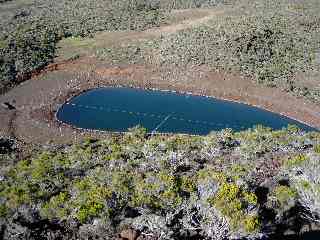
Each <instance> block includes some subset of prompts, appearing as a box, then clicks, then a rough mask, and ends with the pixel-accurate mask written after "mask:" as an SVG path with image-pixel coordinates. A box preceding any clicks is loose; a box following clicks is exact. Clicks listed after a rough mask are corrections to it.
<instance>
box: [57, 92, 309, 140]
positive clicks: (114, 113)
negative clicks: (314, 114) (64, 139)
mask: <svg viewBox="0 0 320 240" xmlns="http://www.w3.org/2000/svg"><path fill="white" fill-rule="evenodd" d="M57 119H58V120H60V121H62V122H64V123H67V124H70V125H72V126H74V127H77V128H84V129H92V130H104V131H111V132H124V131H127V130H128V128H131V127H134V126H137V125H141V126H143V127H145V128H146V129H147V130H148V132H150V133H186V134H196V135H205V134H208V133H210V132H211V131H218V130H222V129H225V128H231V129H233V130H235V131H239V130H245V129H248V128H252V127H254V126H255V125H264V126H267V127H271V128H272V129H281V128H283V127H287V126H288V124H293V125H297V126H298V127H299V128H301V129H303V130H305V131H312V130H315V129H314V128H312V127H310V126H307V125H305V124H302V123H300V122H298V121H295V120H293V119H290V118H287V117H284V116H281V115H279V114H276V113H272V112H269V111H266V110H263V109H260V108H257V107H252V106H249V105H246V104H241V103H235V102H230V101H225V100H219V99H215V98H208V97H202V96H193V95H187V94H177V93H172V92H163V91H151V90H142V89H134V88H112V87H110V88H109V87H108V88H98V89H93V90H89V91H87V92H84V93H82V94H80V95H78V96H76V97H74V98H72V99H71V100H70V101H68V102H66V103H65V104H63V105H62V106H61V107H60V109H59V110H58V112H57Z"/></svg>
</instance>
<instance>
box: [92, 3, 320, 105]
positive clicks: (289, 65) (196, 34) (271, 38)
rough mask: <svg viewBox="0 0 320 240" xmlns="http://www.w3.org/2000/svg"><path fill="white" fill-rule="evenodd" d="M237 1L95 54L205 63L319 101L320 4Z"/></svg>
mask: <svg viewBox="0 0 320 240" xmlns="http://www.w3.org/2000/svg"><path fill="white" fill-rule="evenodd" d="M233 3H234V5H233V8H229V10H228V11H226V13H225V14H224V15H222V16H219V17H216V18H214V19H213V20H211V21H210V22H209V23H207V24H204V25H201V26H197V27H192V28H188V29H185V30H182V31H179V32H177V33H176V34H170V35H163V36H161V37H160V38H158V39H155V40H151V41H146V42H143V43H138V44H129V45H124V46H121V47H116V48H113V49H105V50H104V49H101V50H99V51H98V53H97V55H98V56H99V57H101V58H102V59H107V58H111V59H113V60H114V61H115V62H118V60H122V61H123V60H124V59H128V60H127V62H130V63H132V62H135V61H140V62H143V61H141V59H143V60H144V62H147V63H152V64H157V65H159V66H162V65H168V66H175V67H179V68H186V67H190V66H200V65H206V66H209V67H210V68H211V69H212V70H219V71H225V72H231V73H236V74H239V73H240V74H241V75H243V76H246V77H249V78H251V79H254V80H255V81H256V82H257V83H259V84H264V85H267V86H271V87H278V88H281V89H283V90H285V91H289V92H291V93H293V94H295V95H298V96H304V97H306V98H308V99H309V100H312V101H314V102H318V101H319V100H320V98H319V88H318V86H317V81H318V79H319V76H320V73H319V70H320V68H319V67H320V58H319V56H320V55H319V49H320V41H319V39H320V35H319V32H320V31H319V29H320V20H319V19H320V16H319V11H320V6H319V2H318V1H317V0H311V1H299V0H297V1H278V0H268V1H264V0H257V1H247V0H242V1H235V2H233ZM230 9H231V10H230ZM132 49H138V50H137V51H130V50H132ZM119 56H121V57H119ZM306 79H309V80H306ZM310 80H311V81H310ZM310 82H313V83H312V84H310Z"/></svg>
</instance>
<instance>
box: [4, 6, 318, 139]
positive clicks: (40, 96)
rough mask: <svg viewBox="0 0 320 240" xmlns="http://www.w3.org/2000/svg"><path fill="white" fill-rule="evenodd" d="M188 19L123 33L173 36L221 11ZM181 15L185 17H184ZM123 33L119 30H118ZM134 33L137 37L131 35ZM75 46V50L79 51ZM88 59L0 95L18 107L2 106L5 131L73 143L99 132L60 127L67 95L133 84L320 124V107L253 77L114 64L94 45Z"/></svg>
mask: <svg viewBox="0 0 320 240" xmlns="http://www.w3.org/2000/svg"><path fill="white" fill-rule="evenodd" d="M181 14H182V15H185V16H186V17H188V18H190V19H189V20H188V19H187V20H186V19H183V20H182V22H181V20H179V21H180V22H177V23H175V24H174V25H172V26H163V27H161V28H157V29H152V30H147V31H145V32H140V33H134V32H133V33H126V34H124V33H122V34H123V35H122V36H123V38H122V40H123V41H130V39H132V38H145V37H148V36H149V35H150V34H151V35H153V34H165V33H166V34H170V33H173V32H175V31H178V30H181V29H182V28H186V27H192V26H194V25H197V24H204V23H206V22H207V21H208V20H209V19H211V18H213V17H216V16H218V15H219V14H220V12H200V11H199V12H196V13H195V12H194V13H193V14H191V16H192V17H190V16H188V14H187V13H183V12H182V13H181ZM180 17H181V16H180ZM110 34H111V33H101V34H98V35H97V38H98V39H101V41H100V42H99V44H113V43H114V42H116V40H117V39H116V38H114V36H113V37H112V39H113V40H110V39H109V42H108V41H107V40H106V42H105V43H103V41H102V39H103V36H104V37H105V38H107V35H108V36H110ZM116 34H118V33H116ZM130 34H132V35H130ZM74 50H76V48H75V49H71V50H70V51H74ZM81 54H83V57H81V58H80V59H78V60H75V61H72V62H61V63H59V61H61V60H62V59H63V56H62V57H60V58H59V57H58V58H57V63H55V64H54V65H52V66H49V67H48V69H50V71H45V72H44V73H42V74H40V75H39V76H36V77H34V78H32V79H31V80H29V81H26V82H24V83H22V84H21V85H19V86H17V87H16V88H14V89H12V90H11V91H9V92H8V93H6V94H5V95H2V96H0V103H3V102H6V101H7V102H11V103H14V105H15V106H16V108H17V109H16V110H11V111H10V110H6V109H5V108H3V107H0V135H14V136H16V137H18V138H19V139H21V140H23V141H25V142H27V143H28V142H29V143H31V142H32V143H45V142H48V141H53V142H59V143H61V142H68V141H70V140H77V139H79V138H81V137H82V136H83V135H96V134H95V133H88V132H83V131H78V130H74V129H72V128H70V127H67V126H63V125H59V124H58V123H57V122H56V121H55V118H54V113H55V111H56V110H57V109H58V107H59V106H60V104H62V103H63V102H64V101H65V100H66V99H67V98H69V97H71V96H73V95H75V94H78V93H79V92H81V91H84V90H86V89H90V88H94V87H99V86H116V85H123V86H132V87H142V88H145V87H147V88H159V89H171V90H176V91H181V92H192V93H194V94H201V95H209V96H213V97H217V98H224V99H229V100H235V101H240V102H244V103H248V104H251V105H256V106H260V107H262V108H265V109H268V110H271V111H274V112H278V113H281V114H284V115H286V116H289V117H292V118H294V119H298V120H300V121H303V122H305V123H308V124H310V125H312V126H314V127H318V128H320V107H319V106H318V105H316V104H314V103H310V102H307V101H306V100H304V99H302V98H297V97H294V96H292V95H290V94H289V93H286V92H283V91H281V90H279V89H275V88H267V87H263V86H258V85H256V84H255V83H254V81H252V80H250V79H245V78H241V77H240V76H239V75H230V74H225V73H221V72H213V71H210V70H209V69H208V68H207V67H205V66H201V67H194V68H188V69H177V68H173V67H161V68H159V67H155V66H143V65H125V66H110V65H107V64H106V63H104V62H100V61H98V60H97V59H95V58H94V57H90V49H89V50H88V49H86V50H85V51H83V52H81Z"/></svg>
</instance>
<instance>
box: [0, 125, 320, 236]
mask: <svg viewBox="0 0 320 240" xmlns="http://www.w3.org/2000/svg"><path fill="white" fill-rule="evenodd" d="M1 143H6V144H5V145H3V148H2V150H3V151H2V152H1V164H2V167H1V172H0V176H1V181H0V219H1V220H0V223H1V225H2V229H4V231H3V236H4V239H11V238H12V237H13V236H20V237H21V239H38V238H39V237H42V238H49V237H51V239H56V238H59V239H62V238H63V239H88V238H91V239H92V238H93V239H111V238H113V237H115V236H116V234H117V233H119V232H122V231H123V230H125V229H131V230H132V231H135V233H136V234H137V236H139V237H140V238H139V239H242V238H247V239H266V238H267V239H268V238H275V239H280V238H283V237H284V235H285V234H288V233H289V232H290V231H291V232H292V229H295V230H294V231H295V232H294V233H295V234H299V233H301V232H303V231H310V230H315V229H317V226H318V222H319V217H320V215H319V214H320V207H319V206H320V198H319V196H320V194H319V170H318V168H319V167H318V166H319V161H320V154H319V152H320V151H319V144H320V135H319V133H317V132H309V133H305V132H302V131H300V130H299V129H297V128H296V127H293V126H290V127H289V128H287V129H282V130H278V131H273V130H271V129H269V128H265V127H262V126H258V127H256V128H253V129H249V130H245V131H242V132H234V131H232V130H230V129H226V130H223V131H220V132H212V133H210V134H209V135H207V136H186V135H172V136H162V135H154V136H150V135H148V134H146V131H145V129H143V128H139V127H136V128H133V129H131V130H130V131H129V132H128V133H126V134H124V135H115V136H109V137H108V136H107V137H105V138H103V139H91V138H87V139H84V140H83V141H81V142H80V143H73V144H69V145H44V146H38V147H34V150H33V152H32V153H31V154H29V155H28V156H27V157H24V158H21V157H20V159H19V157H18V156H17V155H15V154H13V153H14V152H16V151H17V150H16V149H15V148H13V147H12V146H14V139H11V140H8V141H5V139H4V138H3V139H2V142H1ZM308 226H313V227H312V229H309V230H308V229H307V227H308ZM290 229H291V230H290ZM36 237H38V238H36Z"/></svg>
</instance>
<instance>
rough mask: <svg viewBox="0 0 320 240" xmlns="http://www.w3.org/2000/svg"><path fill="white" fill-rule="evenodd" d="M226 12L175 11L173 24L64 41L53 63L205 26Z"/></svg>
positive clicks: (212, 10)
mask: <svg viewBox="0 0 320 240" xmlns="http://www.w3.org/2000/svg"><path fill="white" fill-rule="evenodd" d="M226 11H227V10H226V9H191V10H176V11H174V12H173V16H174V19H173V20H172V21H173V23H172V24H170V25H164V26H160V27H158V28H152V29H148V30H146V31H141V32H137V31H117V32H107V31H105V32H100V33H97V34H96V35H95V36H94V38H91V39H77V38H68V39H64V40H62V41H61V42H60V43H59V44H58V54H57V55H58V57H57V58H56V60H55V62H63V61H65V60H68V59H70V58H72V57H74V56H82V57H83V56H94V55H95V53H96V51H97V50H98V49H102V48H109V47H113V46H116V45H121V44H128V43H131V42H135V41H143V40H147V39H153V38H156V37H160V36H161V35H167V34H173V33H176V32H178V31H181V30H183V29H187V28H192V27H196V26H199V25H203V24H206V23H208V22H209V21H210V20H212V19H214V18H217V17H219V16H221V15H223V14H224V13H225V12H226Z"/></svg>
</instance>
